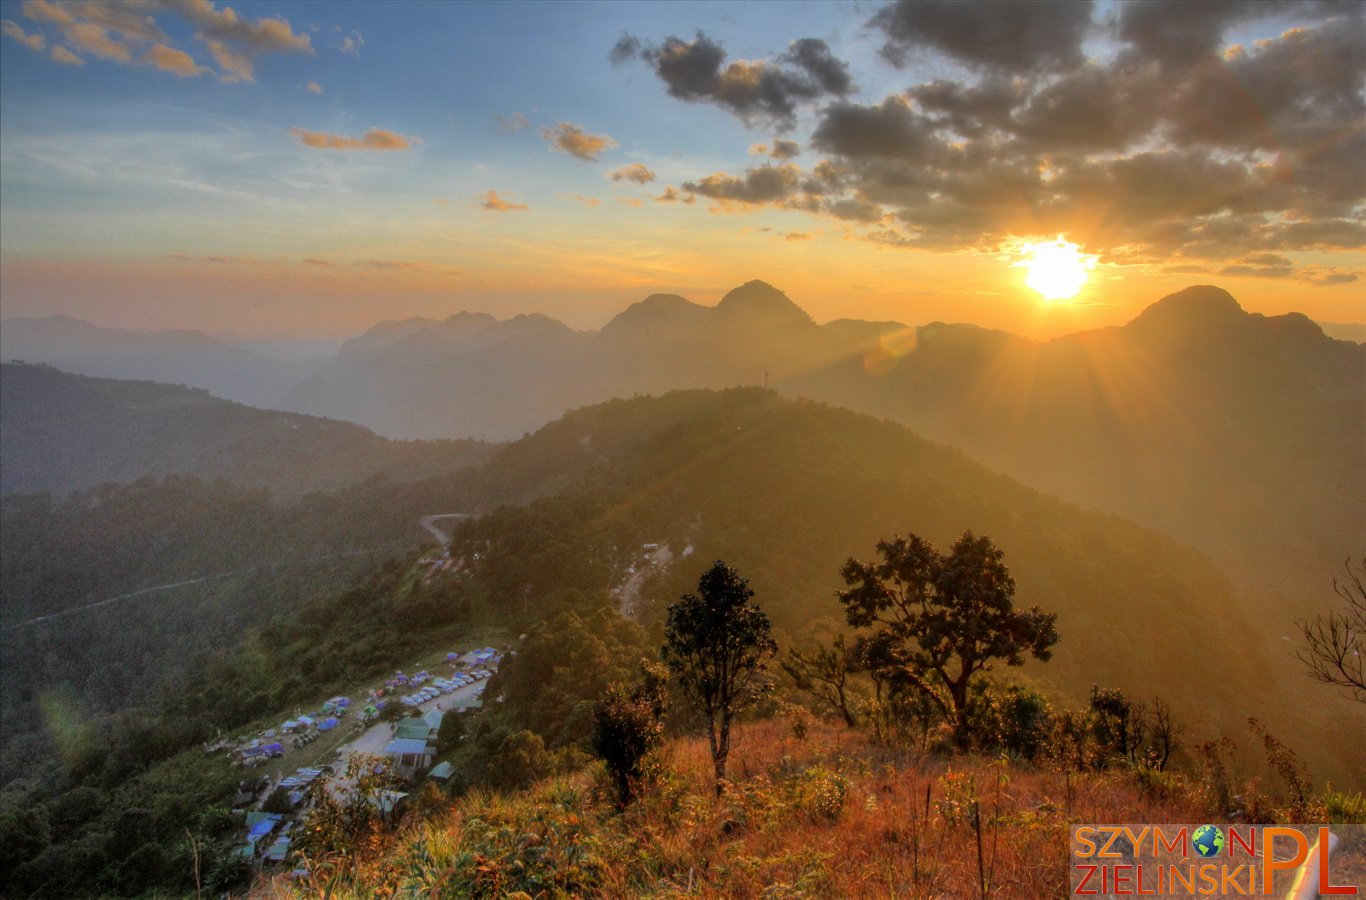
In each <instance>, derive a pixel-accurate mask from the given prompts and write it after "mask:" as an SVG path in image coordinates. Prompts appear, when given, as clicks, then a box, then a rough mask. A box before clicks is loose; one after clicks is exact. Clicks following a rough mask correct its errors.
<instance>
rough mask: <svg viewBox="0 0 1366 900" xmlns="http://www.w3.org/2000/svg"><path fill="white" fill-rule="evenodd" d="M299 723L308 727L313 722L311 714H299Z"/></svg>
mask: <svg viewBox="0 0 1366 900" xmlns="http://www.w3.org/2000/svg"><path fill="white" fill-rule="evenodd" d="M299 724H300V725H302V726H304V727H305V728H308V727H309V726H311V725H312V724H313V718H312V717H311V716H299Z"/></svg>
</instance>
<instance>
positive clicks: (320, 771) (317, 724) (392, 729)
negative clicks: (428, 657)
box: [204, 647, 512, 866]
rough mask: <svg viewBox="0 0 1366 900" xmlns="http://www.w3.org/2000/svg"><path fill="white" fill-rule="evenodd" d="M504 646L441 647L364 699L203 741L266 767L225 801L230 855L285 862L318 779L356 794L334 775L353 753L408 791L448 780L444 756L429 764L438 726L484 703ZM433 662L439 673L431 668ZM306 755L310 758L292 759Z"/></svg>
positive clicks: (393, 797)
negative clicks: (235, 820) (433, 657)
mask: <svg viewBox="0 0 1366 900" xmlns="http://www.w3.org/2000/svg"><path fill="white" fill-rule="evenodd" d="M509 652H512V651H511V648H505V650H504V651H502V652H500V651H498V650H496V649H494V648H493V647H482V648H478V649H474V650H470V651H467V652H465V653H463V654H462V653H458V652H448V653H446V654H445V655H444V657H442V658H441V659H440V661H439V662H438V663H436V664H433V665H428V666H427V667H425V668H418V669H417V670H416V671H414V672H413V673H412V674H411V675H409V674H405V673H404V672H402V671H398V672H395V673H394V674H393V675H391V676H389V677H388V678H386V679H385V680H384V682H383V684H380V685H378V686H376V687H374V688H370V689H367V690H366V691H365V693H364V700H363V701H359V700H357V701H354V702H353V700H352V698H350V697H346V696H334V697H330V698H328V699H327V700H325V701H324V702H323V703H321V704H320V705H319V707H318V708H317V710H315V711H311V712H308V713H304V712H302V711H298V710H296V712H295V714H294V715H293V716H291V717H290V718H288V719H286V720H284V721H283V722H281V723H280V724H279V725H277V726H275V727H271V728H265V729H263V730H261V731H259V732H257V733H254V734H252V735H249V736H247V735H244V736H241V737H239V738H238V739H236V740H235V741H230V740H224V739H219V740H217V741H214V742H212V743H210V744H206V745H205V747H204V749H205V752H207V753H210V754H218V753H225V755H226V758H227V760H228V761H229V764H230V765H232V766H234V767H237V768H241V769H243V770H256V769H263V770H265V771H263V772H262V773H261V774H259V775H255V776H254V777H250V778H246V779H243V780H242V781H240V782H239V784H238V791H237V794H236V796H235V797H234V798H233V801H232V809H233V811H234V812H237V813H241V814H243V816H244V828H245V831H244V833H243V835H242V843H241V844H240V845H239V846H238V848H237V852H238V853H239V854H240V855H241V856H242V857H243V858H244V859H246V860H248V861H249V862H251V863H252V864H253V865H256V866H266V865H272V864H280V863H283V862H284V861H285V860H286V858H287V857H288V855H289V849H290V846H291V844H292V843H293V834H292V832H293V831H294V829H295V828H296V826H297V825H298V824H299V823H300V822H301V821H302V820H303V819H304V817H305V816H306V815H307V813H308V811H309V809H310V808H311V807H312V805H313V803H314V791H315V790H317V786H318V783H319V782H322V783H323V784H324V785H325V789H326V790H328V791H330V792H331V793H332V795H333V796H334V797H335V798H337V799H339V800H344V799H345V798H346V796H347V794H348V793H350V792H351V791H353V790H354V785H352V784H350V783H349V782H348V781H347V780H346V779H345V778H344V777H342V773H345V772H346V771H347V767H348V763H349V762H350V760H351V759H352V757H370V758H374V759H378V760H382V761H383V762H382V763H381V765H384V766H387V767H388V768H389V771H390V772H391V773H392V774H395V775H397V776H399V777H400V778H401V779H402V780H403V781H404V782H406V783H407V784H408V785H410V786H411V787H417V786H419V785H420V784H421V783H422V782H423V781H424V780H431V781H434V782H436V783H438V784H441V783H444V782H446V781H447V780H449V779H450V777H451V776H452V775H453V774H454V769H453V767H452V766H451V764H450V763H449V762H442V763H440V764H438V765H436V766H435V767H433V765H432V762H433V760H434V758H435V756H436V753H437V748H436V737H437V733H438V732H439V731H440V729H441V723H442V721H443V720H444V718H445V717H446V716H447V715H463V714H466V713H468V712H469V711H471V710H476V709H479V708H481V707H482V706H483V694H484V688H485V686H486V685H487V680H488V679H489V678H490V677H492V675H493V673H494V672H495V671H497V667H498V664H499V662H500V661H501V660H502V659H503V656H504V654H505V653H509ZM441 668H445V669H446V670H447V674H445V675H442V674H438V672H433V671H429V669H438V670H439V669H441ZM315 743H316V744H317V746H314V744H315ZM304 760H308V762H307V763H305V764H302V765H300V764H299V763H302V762H304ZM407 796H408V793H407V792H403V791H385V792H383V793H382V794H381V795H380V796H379V797H377V798H372V802H376V803H379V804H381V805H382V808H381V809H380V812H381V813H383V814H386V815H387V814H390V813H392V812H393V811H394V809H395V807H397V806H398V805H399V804H400V803H401V802H402V801H403V799H404V798H405V797H407Z"/></svg>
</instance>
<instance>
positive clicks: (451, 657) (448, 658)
mask: <svg viewBox="0 0 1366 900" xmlns="http://www.w3.org/2000/svg"><path fill="white" fill-rule="evenodd" d="M459 658H460V654H459V653H447V654H446V662H448V663H453V662H455V661H456V660H457V659H459Z"/></svg>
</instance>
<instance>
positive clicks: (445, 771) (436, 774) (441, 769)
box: [430, 762, 455, 781]
mask: <svg viewBox="0 0 1366 900" xmlns="http://www.w3.org/2000/svg"><path fill="white" fill-rule="evenodd" d="M430 774H431V777H432V778H434V779H436V780H437V781H445V780H446V779H447V778H450V777H451V776H452V775H454V774H455V766H453V765H451V764H450V763H449V762H443V763H441V764H440V765H439V766H437V767H436V768H435V769H432V771H431V773H430Z"/></svg>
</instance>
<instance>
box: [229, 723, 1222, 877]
mask: <svg viewBox="0 0 1366 900" xmlns="http://www.w3.org/2000/svg"><path fill="white" fill-rule="evenodd" d="M730 775H731V783H730V785H729V788H728V790H727V792H726V794H725V795H724V796H723V797H722V798H721V799H719V800H718V799H717V798H716V797H715V794H714V792H713V790H712V783H711V779H710V759H709V758H708V754H707V749H706V743H705V740H703V739H685V740H679V741H674V742H672V743H670V744H668V745H667V746H666V748H665V750H664V753H663V758H662V759H661V761H660V765H659V767H658V773H657V776H656V777H655V779H654V783H653V784H651V785H650V786H648V787H647V788H646V789H645V790H644V791H643V796H642V797H641V798H640V799H639V800H638V801H637V802H636V803H635V804H633V805H632V806H631V807H630V808H628V809H627V810H625V811H624V812H623V811H619V810H617V809H616V808H615V806H614V803H613V800H612V797H613V792H612V790H611V788H610V786H609V785H608V783H607V782H606V779H605V777H604V775H603V773H602V770H601V769H600V768H599V767H596V766H590V767H588V768H585V769H583V770H581V771H579V772H576V773H574V774H571V775H567V776H562V777H558V778H552V779H548V780H545V781H542V782H539V783H538V784H536V785H534V786H533V787H531V788H529V789H527V790H525V791H522V792H518V793H515V794H511V795H506V794H499V793H482V792H481V793H475V794H471V795H468V796H466V797H464V798H461V799H460V800H458V801H456V802H455V805H454V806H448V805H446V801H444V798H441V797H439V796H437V795H435V794H434V793H432V792H429V793H428V794H427V795H424V796H423V797H422V798H420V799H419V802H418V803H417V804H416V806H417V807H418V809H420V810H422V811H423V814H421V815H418V814H417V813H416V811H415V812H414V814H411V815H410V817H409V819H408V821H407V822H406V823H405V824H404V825H403V826H402V827H400V828H399V829H397V830H396V831H394V832H391V833H388V834H383V835H378V834H372V835H369V836H368V837H367V841H366V846H364V847H357V848H355V849H356V852H355V853H354V855H353V856H352V859H354V860H356V862H355V863H354V864H351V865H346V866H342V865H341V864H340V862H339V861H338V860H329V859H322V860H313V861H310V863H309V864H308V865H309V867H310V869H311V873H312V874H311V877H309V878H299V877H294V876H289V875H279V876H276V877H275V878H273V879H272V880H267V881H260V882H258V883H257V884H256V885H255V887H254V889H253V892H252V894H253V896H256V897H271V898H294V897H316V896H325V895H330V896H332V897H357V898H359V897H411V896H424V897H427V896H431V897H452V898H454V897H507V896H526V897H561V896H583V895H590V896H604V897H663V896H674V895H679V894H686V895H688V896H696V897H739V898H745V897H754V898H759V897H779V896H781V897H906V896H911V897H930V896H961V897H967V896H980V895H981V894H982V892H983V888H984V887H985V893H986V895H987V896H1000V897H1049V896H1059V895H1062V894H1065V893H1066V891H1067V888H1066V878H1067V846H1068V845H1067V836H1068V831H1067V826H1068V823H1069V822H1084V821H1090V822H1190V821H1202V820H1205V819H1207V818H1209V817H1211V816H1213V815H1215V812H1214V809H1215V807H1216V805H1217V803H1216V801H1215V800H1214V799H1213V798H1212V797H1209V796H1207V792H1206V791H1205V790H1204V789H1202V788H1201V787H1199V786H1198V785H1196V784H1192V783H1186V782H1182V781H1178V780H1174V779H1171V778H1168V777H1163V778H1161V779H1159V780H1152V779H1149V780H1147V781H1146V783H1142V784H1141V783H1140V781H1139V780H1138V779H1136V778H1135V776H1134V775H1133V774H1132V773H1130V772H1125V771H1121V770H1111V771H1104V772H1085V773H1079V772H1071V773H1067V772H1054V771H1050V770H1047V769H1043V768H1032V767H1031V768H1025V767H1022V766H1017V765H1014V764H1011V763H1009V762H1006V761H1003V760H993V759H989V758H983V757H978V756H952V757H941V756H930V755H924V754H919V753H915V752H910V751H902V750H890V749H887V748H885V747H881V746H879V745H877V744H875V743H873V742H872V741H871V740H870V738H869V737H868V735H867V734H865V733H863V732H861V731H854V730H846V729H843V728H839V727H837V726H834V725H830V724H826V723H816V724H814V725H813V726H811V728H810V730H809V732H807V734H806V735H805V738H804V739H799V738H798V737H797V736H796V735H795V734H794V730H793V729H792V727H791V726H790V725H789V724H788V723H787V722H784V721H781V720H776V719H774V720H764V721H760V722H754V723H751V724H748V725H745V726H743V727H742V729H741V730H740V732H739V734H738V735H737V741H736V744H735V746H734V749H733V750H732V756H731V767H730ZM974 810H976V811H977V821H978V822H979V823H980V829H977V828H974V824H973V822H974ZM979 833H980V854H981V856H980V859H981V862H980V865H979V841H978V837H979Z"/></svg>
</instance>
